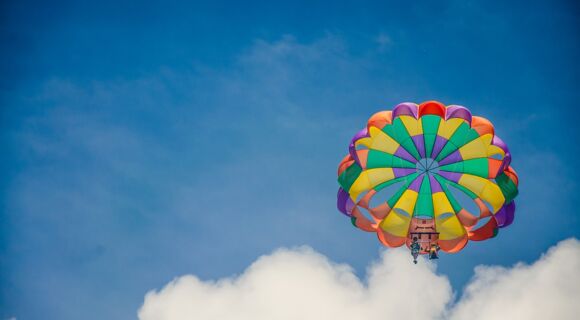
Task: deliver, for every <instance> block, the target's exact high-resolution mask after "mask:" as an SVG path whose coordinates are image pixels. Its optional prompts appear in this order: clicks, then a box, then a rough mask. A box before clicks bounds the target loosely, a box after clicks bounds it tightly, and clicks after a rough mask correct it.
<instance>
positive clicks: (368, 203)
mask: <svg viewBox="0 0 580 320" xmlns="http://www.w3.org/2000/svg"><path fill="white" fill-rule="evenodd" d="M348 151H349V152H348V154H347V156H346V157H344V159H343V160H342V161H341V162H340V164H339V166H338V183H339V185H340V188H339V189H338V195H337V207H338V209H339V211H341V212H342V213H343V214H345V215H347V216H348V217H350V218H351V222H352V224H353V225H354V226H355V227H357V228H359V229H362V230H364V231H367V232H373V233H376V234H377V236H378V238H379V241H380V242H381V243H382V244H383V245H385V246H386V247H389V248H394V247H400V246H402V245H406V246H407V247H408V248H409V249H410V250H411V255H412V256H413V262H415V263H416V261H417V257H418V256H419V255H423V254H425V255H427V256H428V257H429V258H430V259H438V258H439V251H440V250H441V251H443V252H446V253H457V252H459V251H461V250H462V249H463V248H464V247H465V246H466V244H467V243H468V242H469V241H470V240H471V241H483V240H487V239H490V238H493V237H495V236H497V234H498V231H499V229H501V228H505V227H507V226H509V225H510V224H511V223H512V222H513V220H514V213H515V202H514V198H515V197H516V196H517V194H518V176H517V174H516V172H515V170H514V169H513V168H512V167H511V166H510V164H511V154H510V152H509V149H508V147H507V145H506V144H505V143H504V142H503V141H502V140H501V139H500V138H499V137H498V136H497V135H496V134H495V128H494V127H493V125H492V124H491V122H490V121H489V120H487V119H485V118H482V117H477V116H472V114H471V112H470V111H469V110H468V109H467V108H465V107H463V106H458V105H449V106H445V105H443V104H442V103H440V102H437V101H427V102H424V103H421V104H420V105H417V104H414V103H401V104H399V105H397V106H396V107H395V108H393V110H392V111H381V112H378V113H376V114H374V115H373V116H371V118H370V119H369V120H368V122H367V125H366V127H365V128H364V129H363V130H361V131H360V132H358V133H357V134H356V135H355V136H354V138H353V139H352V140H351V142H350V144H349V148H348ZM377 195H381V196H380V197H377ZM379 198H380V199H387V200H386V201H382V202H381V201H379V200H377V199H379ZM467 202H472V203H473V204H474V205H472V206H471V207H475V208H477V209H476V210H468V209H467V207H469V206H468V203H467Z"/></svg>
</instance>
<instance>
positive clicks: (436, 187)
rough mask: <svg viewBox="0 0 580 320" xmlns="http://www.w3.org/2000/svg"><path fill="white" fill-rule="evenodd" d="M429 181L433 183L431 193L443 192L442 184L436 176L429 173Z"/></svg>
mask: <svg viewBox="0 0 580 320" xmlns="http://www.w3.org/2000/svg"><path fill="white" fill-rule="evenodd" d="M429 183H430V184H431V193H437V192H443V189H442V188H441V184H439V181H437V179H435V177H434V176H432V175H429Z"/></svg>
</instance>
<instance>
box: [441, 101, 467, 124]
mask: <svg viewBox="0 0 580 320" xmlns="http://www.w3.org/2000/svg"><path fill="white" fill-rule="evenodd" d="M452 118H460V119H463V120H465V121H467V123H469V124H471V112H470V111H469V110H468V109H467V108H465V107H464V106H458V105H451V106H448V107H447V114H446V115H445V119H446V120H449V119H452Z"/></svg>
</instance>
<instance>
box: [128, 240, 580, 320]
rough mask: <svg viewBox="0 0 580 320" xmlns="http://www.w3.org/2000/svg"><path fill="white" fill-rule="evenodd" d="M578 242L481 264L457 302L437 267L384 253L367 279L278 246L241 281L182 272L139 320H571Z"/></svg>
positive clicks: (148, 302) (308, 252) (579, 282)
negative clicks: (521, 260) (530, 260)
mask: <svg viewBox="0 0 580 320" xmlns="http://www.w3.org/2000/svg"><path fill="white" fill-rule="evenodd" d="M578 270H580V242H578V240H576V239H570V240H566V241H563V242H561V243H560V244H558V245H557V246H556V247H554V248H552V249H550V251H549V252H548V253H547V254H546V255H545V256H543V257H542V258H540V259H539V260H538V261H537V262H535V263H534V264H532V265H524V264H518V265H516V266H514V267H513V268H502V267H493V266H492V267H488V266H485V267H484V266H480V267H477V268H476V270H475V277H474V278H473V280H472V281H471V282H470V284H469V285H468V286H467V288H466V290H465V294H464V296H463V297H461V298H460V299H459V301H457V302H456V303H455V304H451V302H452V298H453V293H452V290H451V285H450V284H449V281H448V279H447V278H446V277H445V276H442V275H438V274H437V273H436V270H435V265H434V264H432V263H429V262H428V261H420V263H419V264H418V265H413V264H412V263H410V256H409V254H408V252H406V251H405V250H388V251H385V252H383V253H382V257H381V260H380V261H379V262H377V263H375V264H373V265H372V266H370V267H369V269H368V278H367V280H366V281H362V280H361V279H359V278H358V277H357V276H356V275H355V274H354V273H353V270H352V268H350V267H349V266H347V265H344V264H334V263H332V262H331V261H329V260H328V259H327V258H326V257H325V256H323V255H321V254H319V253H316V252H314V251H313V250H312V249H310V248H307V247H302V248H298V249H292V250H289V249H280V250H277V251H276V252H274V253H273V254H271V255H268V256H263V257H261V258H259V259H258V260H257V261H256V262H255V263H254V264H252V265H251V266H250V267H249V268H248V269H247V270H245V271H244V272H243V273H242V274H241V275H239V276H237V277H233V278H226V279H220V280H218V281H215V282H214V281H202V280H200V279H198V278H197V277H195V276H192V275H187V276H183V277H180V278H177V279H175V280H174V281H172V282H171V283H169V284H168V285H167V286H165V288H163V289H162V290H160V291H151V292H149V293H147V295H146V296H145V302H144V304H143V306H142V307H141V309H140V310H139V319H141V320H181V319H207V320H211V319H220V320H227V319H236V320H245V319H248V320H249V319H252V320H260V319H268V320H270V319H281V320H284V319H303V320H308V319H333V320H342V319H345V320H346V319H348V320H352V319H373V318H375V319H378V318H380V319H443V318H449V319H547V318H550V319H574V318H575V317H574V315H576V314H578V313H579V312H580V306H579V304H578V303H575V301H576V300H578V299H579V298H580V277H579V276H578V274H577V272H578Z"/></svg>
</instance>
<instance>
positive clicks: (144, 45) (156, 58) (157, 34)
mask: <svg viewBox="0 0 580 320" xmlns="http://www.w3.org/2000/svg"><path fill="white" fill-rule="evenodd" d="M0 14H1V15H2V18H1V19H0V21H1V22H0V24H1V29H0V30H1V31H0V32H1V36H2V51H1V53H0V56H1V57H2V59H1V62H0V68H1V69H0V71H1V72H2V75H3V76H2V78H1V82H0V90H1V91H0V99H1V100H0V101H1V104H2V108H1V118H0V121H1V128H2V131H1V141H2V145H3V147H4V150H5V152H4V156H3V157H2V158H1V160H0V163H1V168H2V170H1V173H2V175H1V176H2V179H1V184H0V187H1V190H2V195H3V196H2V202H1V203H2V211H1V217H0V219H1V221H2V222H1V224H0V228H1V233H0V237H1V242H0V243H1V244H0V253H1V260H0V263H1V265H0V268H1V272H0V284H1V295H0V310H1V311H0V317H2V319H3V318H7V317H11V316H16V317H17V318H18V319H37V318H43V319H130V318H134V317H135V316H136V311H137V309H138V308H139V306H140V305H141V304H142V303H143V297H144V294H145V293H146V292H147V291H149V290H151V289H153V288H159V287H161V286H163V285H164V284H166V283H167V282H168V281H170V280H171V279H173V278H174V277H176V276H180V275H183V274H190V273H191V274H196V275H197V276H199V277H200V278H201V279H215V278H220V277H224V276H229V275H232V274H238V273H240V272H241V271H242V270H243V269H244V268H245V267H246V266H248V265H249V264H251V263H252V262H253V261H254V260H255V259H256V258H257V257H258V256H260V255H263V254H267V253H270V252H271V251H273V250H275V249H276V248H279V247H294V246H300V245H308V246H310V247H312V248H314V249H315V250H317V251H318V252H320V253H322V254H324V255H326V256H327V257H329V258H330V259H332V260H333V261H337V262H341V263H347V264H349V265H351V266H353V267H354V268H355V271H356V272H357V274H359V275H361V276H362V275H364V270H365V267H366V266H367V265H368V264H369V262H372V261H374V260H376V259H378V257H379V252H380V250H381V248H380V245H379V243H378V241H376V239H375V237H374V236H372V235H369V234H365V233H363V232H357V230H356V229H354V228H353V227H352V226H351V225H350V222H349V220H348V219H346V218H345V217H344V216H342V215H341V214H340V213H338V211H337V210H336V208H335V196H336V190H337V187H338V185H337V183H336V165H337V164H338V162H339V161H340V160H341V159H342V157H343V156H344V155H345V154H346V152H347V144H348V142H349V141H350V138H351V137H352V135H353V134H354V133H356V132H357V131H358V130H359V129H360V128H361V127H362V126H363V125H364V124H365V121H366V119H367V118H368V117H369V116H370V115H371V114H373V113H374V112H377V111H380V110H384V109H390V108H392V107H393V106H394V105H396V104H397V103H399V102H403V101H414V102H422V101H425V100H431V99H435V100H439V101H441V102H443V103H445V104H460V105H465V106H467V107H468V108H470V109H471V111H472V112H473V114H476V115H480V116H484V117H486V118H488V119H490V120H491V121H492V122H493V123H494V124H495V125H496V132H497V133H498V135H499V136H500V137H502V139H503V140H504V141H506V142H507V143H508V145H509V146H510V149H511V151H512V155H513V159H514V160H513V166H514V168H515V169H516V170H517V171H518V174H519V176H520V195H519V196H518V198H517V205H518V209H517V212H516V220H515V223H514V224H513V225H512V226H510V227H509V228H507V229H505V230H502V231H501V232H500V234H499V236H498V237H497V238H495V239H492V240H490V241H486V242H482V243H470V244H469V245H468V247H467V248H466V250H464V251H462V252H461V253H460V254H457V255H444V256H443V257H442V259H441V260H440V261H439V262H438V271H439V272H440V273H441V274H444V275H446V276H447V277H448V278H449V280H450V281H451V284H452V285H453V288H454V290H456V291H457V292H459V291H460V290H461V289H462V287H463V286H464V285H465V284H466V283H467V281H468V280H469V278H470V277H471V276H472V275H473V268H474V267H475V266H477V265H481V264H485V265H503V266H510V265H513V264H514V263H516V262H518V261H524V262H532V261H534V260H536V259H538V257H539V256H540V255H541V254H542V253H543V252H545V251H546V249H548V248H549V247H550V246H552V245H554V244H556V243H557V242H558V241H560V240H563V239H566V238H569V237H579V236H580V232H579V231H578V228H577V225H578V223H580V221H579V219H578V215H577V213H576V210H575V209H576V208H577V207H578V197H577V196H576V195H575V190H576V188H577V181H578V178H579V174H578V171H577V170H576V168H575V164H576V163H577V162H578V161H577V159H578V156H579V153H580V150H579V147H578V144H577V143H575V142H574V141H575V139H577V138H578V136H579V134H578V133H579V132H578V121H579V117H578V114H577V113H576V109H577V107H576V106H575V105H576V103H577V101H579V98H580V94H579V92H580V90H578V89H579V88H578V83H579V82H578V81H579V79H578V75H579V74H580V72H579V71H580V70H579V67H578V62H577V57H578V56H579V54H580V48H579V46H580V45H579V42H578V41H577V39H578V30H579V28H578V5H577V4H575V3H573V2H572V1H568V2H566V1H544V2H534V3H529V2H522V3H521V4H517V3H510V4H508V3H505V2H504V1H494V2H491V1H481V2H478V1H451V2H432V1H431V2H416V1H413V2H412V3H405V2H404V1H386V2H385V1H383V2H380V3H379V2H377V3H374V2H360V1H353V2H340V3H322V2H317V3H312V1H308V2H298V1H289V2H286V3H270V4H261V3H252V2H244V3H243V4H238V5H236V4H233V3H228V2H217V1H212V2H207V3H198V2H193V1H191V2H190V1H184V2H183V3H175V2H171V3H167V2H147V3H142V2H141V1H135V2H125V4H118V3H117V1H110V2H109V1H103V2H102V3H100V4H98V5H96V4H93V3H90V2H84V1H81V2H61V3H51V4H47V3H43V2H38V3H35V2H27V1H18V2H16V1H12V2H7V1H6V2H4V3H3V4H2V9H1V13H0Z"/></svg>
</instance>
